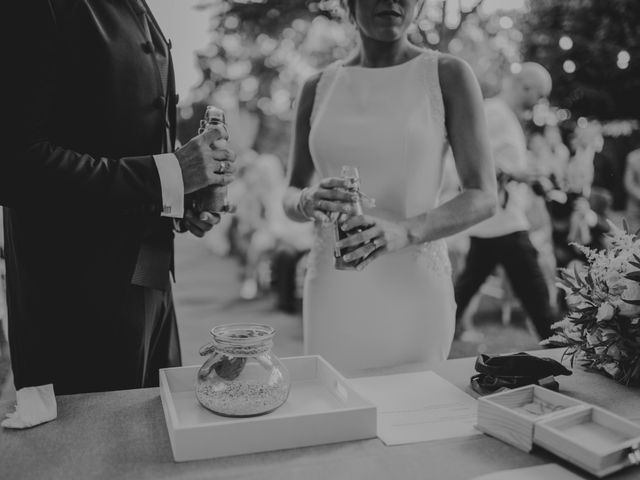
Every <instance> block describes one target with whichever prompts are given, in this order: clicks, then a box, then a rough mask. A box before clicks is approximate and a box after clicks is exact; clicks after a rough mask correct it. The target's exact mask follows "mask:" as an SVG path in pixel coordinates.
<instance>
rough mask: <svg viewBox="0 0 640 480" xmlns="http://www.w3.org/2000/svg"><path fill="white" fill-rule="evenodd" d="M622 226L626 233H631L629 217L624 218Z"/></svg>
mask: <svg viewBox="0 0 640 480" xmlns="http://www.w3.org/2000/svg"><path fill="white" fill-rule="evenodd" d="M622 228H623V229H624V233H626V234H627V235H628V234H629V223H627V219H626V218H623V219H622Z"/></svg>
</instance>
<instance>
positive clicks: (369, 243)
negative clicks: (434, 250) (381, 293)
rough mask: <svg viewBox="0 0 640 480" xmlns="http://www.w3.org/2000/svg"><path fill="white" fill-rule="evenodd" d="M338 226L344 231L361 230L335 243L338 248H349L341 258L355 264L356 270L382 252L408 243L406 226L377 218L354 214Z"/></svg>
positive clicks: (397, 248)
mask: <svg viewBox="0 0 640 480" xmlns="http://www.w3.org/2000/svg"><path fill="white" fill-rule="evenodd" d="M340 228H342V230H343V231H345V232H350V231H353V230H356V229H360V230H361V232H359V233H353V234H351V235H349V236H348V237H347V238H344V239H342V240H340V241H339V242H337V243H336V246H337V247H338V248H340V250H342V249H345V248H346V249H350V250H351V251H350V252H349V253H347V254H345V255H344V256H343V258H344V261H345V262H348V263H354V264H357V267H356V269H357V270H362V269H363V268H365V267H366V266H367V265H369V264H370V263H371V262H373V261H374V260H375V259H376V258H378V257H379V256H380V255H382V254H383V253H388V252H395V251H396V250H401V249H403V248H405V247H406V246H408V245H409V243H410V241H409V230H408V229H407V227H405V226H403V225H401V224H398V223H394V222H389V221H386V220H382V219H379V218H373V217H369V216H365V215H358V216H354V217H351V218H349V219H347V220H346V221H344V222H343V223H342V224H341V225H340Z"/></svg>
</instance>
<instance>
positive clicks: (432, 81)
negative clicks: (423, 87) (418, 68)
mask: <svg viewBox="0 0 640 480" xmlns="http://www.w3.org/2000/svg"><path fill="white" fill-rule="evenodd" d="M423 58H424V59H425V65H426V71H427V72H426V77H427V95H428V97H429V102H430V103H431V108H432V109H433V118H434V119H435V120H436V122H437V123H438V124H439V125H443V126H444V115H445V112H444V100H443V99H442V89H441V88H440V75H439V72H438V59H439V58H440V52H437V51H436V50H427V51H425V53H424V54H423Z"/></svg>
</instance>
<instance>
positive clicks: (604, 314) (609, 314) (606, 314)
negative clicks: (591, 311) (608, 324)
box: [596, 302, 615, 322]
mask: <svg viewBox="0 0 640 480" xmlns="http://www.w3.org/2000/svg"><path fill="white" fill-rule="evenodd" d="M614 313H615V308H614V307H613V305H611V304H610V303H609V302H604V303H603V304H602V305H600V307H599V308H598V313H597V314H596V320H597V321H598V322H603V321H605V320H611V319H612V318H613V314H614Z"/></svg>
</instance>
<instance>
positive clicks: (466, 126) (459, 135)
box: [403, 55, 497, 244]
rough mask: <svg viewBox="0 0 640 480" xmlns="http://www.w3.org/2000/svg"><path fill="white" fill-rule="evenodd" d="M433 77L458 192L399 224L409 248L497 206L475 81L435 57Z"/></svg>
mask: <svg viewBox="0 0 640 480" xmlns="http://www.w3.org/2000/svg"><path fill="white" fill-rule="evenodd" d="M439 76H440V87H441V90H442V96H443V100H444V105H445V122H446V127H447V132H448V136H449V141H450V143H451V148H452V150H453V156H454V159H455V164H456V170H457V171H458V175H459V177H460V183H461V186H462V192H461V193H460V194H459V195H458V196H456V197H454V198H452V199H451V200H449V201H448V202H446V203H444V204H442V205H440V206H439V207H437V208H435V209H433V210H431V211H430V212H427V213H425V214H422V215H419V216H417V217H413V218H410V219H408V220H406V221H405V222H403V226H404V227H406V229H407V231H408V237H409V242H410V243H413V244H416V243H423V242H426V241H432V240H437V239H439V238H443V237H448V236H450V235H453V234H455V233H458V232H460V231H462V230H465V229H467V228H469V227H471V226H472V225H475V224H476V223H478V222H480V221H482V220H485V219H487V218H489V217H491V216H492V215H493V214H494V213H495V210H496V207H497V193H496V192H497V186H496V173H495V167H494V164H493V160H492V158H491V153H490V148H489V140H488V136H487V127H486V121H485V114H484V107H483V103H482V94H481V92H480V87H479V85H478V81H477V80H476V77H475V75H474V74H473V72H472V70H471V68H470V67H469V65H467V63H465V62H464V61H462V60H460V59H458V58H456V57H453V56H451V55H442V56H441V57H440V61H439Z"/></svg>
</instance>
